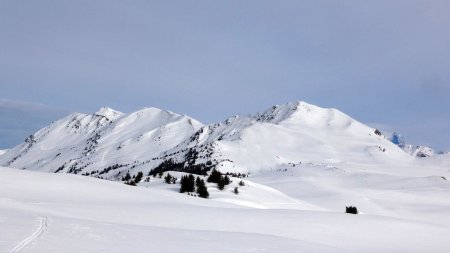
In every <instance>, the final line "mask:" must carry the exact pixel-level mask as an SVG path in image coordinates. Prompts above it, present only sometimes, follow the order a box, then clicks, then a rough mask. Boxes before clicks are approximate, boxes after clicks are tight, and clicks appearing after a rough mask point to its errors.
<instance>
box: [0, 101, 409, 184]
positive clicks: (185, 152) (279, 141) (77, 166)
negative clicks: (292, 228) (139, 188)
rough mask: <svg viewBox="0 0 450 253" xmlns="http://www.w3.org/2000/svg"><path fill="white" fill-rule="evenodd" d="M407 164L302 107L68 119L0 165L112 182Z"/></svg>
mask: <svg viewBox="0 0 450 253" xmlns="http://www.w3.org/2000/svg"><path fill="white" fill-rule="evenodd" d="M410 159H412V158H411V157H410V156H408V155H407V154H406V153H405V152H403V151H402V150H401V149H400V148H398V147H397V146H396V145H395V144H393V143H392V142H391V141H390V140H388V139H387V138H385V137H384V136H383V135H382V134H381V133H380V132H379V131H378V130H376V129H373V128H370V127H368V126H366V125H364V124H362V123H360V122H358V121H356V120H354V119H352V118H351V117H349V116H348V115H346V114H344V113H342V112H340V111H338V110H336V109H325V108H320V107H317V106H314V105H311V104H307V103H305V102H291V103H287V104H284V105H279V106H273V107H271V108H269V109H267V110H265V111H264V112H262V113H256V114H254V115H249V116H244V117H240V116H235V117H232V118H229V119H227V120H226V121H224V122H221V123H216V124H210V125H206V126H204V125H202V124H201V123H200V122H198V121H196V120H195V119H193V118H190V117H188V116H185V115H178V114H176V113H173V112H170V111H164V110H160V109H157V108H146V109H142V110H140V111H137V112H134V113H131V114H128V115H125V114H123V113H120V112H117V111H114V110H112V109H110V108H102V109H101V110H100V111H98V112H96V113H94V114H92V115H86V114H80V113H74V114H71V115H69V116H67V117H65V118H63V119H61V120H58V121H56V122H54V123H52V124H50V125H49V126H48V127H46V128H43V129H41V130H40V131H38V132H37V133H36V134H34V135H31V136H30V137H29V138H27V140H26V141H25V142H24V143H22V144H20V145H19V146H17V147H15V148H13V149H11V150H10V151H9V152H8V153H6V154H5V155H3V156H2V157H0V165H3V166H9V167H14V168H24V169H31V170H42V171H49V172H65V173H75V174H78V173H82V174H85V175H87V174H89V175H92V176H97V177H102V178H107V179H113V180H114V179H120V178H121V177H122V176H123V175H124V173H126V172H127V171H130V172H131V174H136V173H137V172H138V171H143V172H144V173H148V172H149V171H151V170H152V169H155V168H157V169H158V170H168V169H171V170H174V169H175V170H182V171H183V170H184V171H190V170H191V171H192V170H196V171H202V172H204V171H207V170H210V169H211V168H214V167H215V168H217V169H219V170H221V171H229V172H243V173H248V172H254V171H259V170H264V169H270V168H273V167H275V166H278V165H282V164H297V163H305V162H307V163H331V164H336V163H345V162H352V163H370V164H379V163H398V162H405V161H409V160H410Z"/></svg>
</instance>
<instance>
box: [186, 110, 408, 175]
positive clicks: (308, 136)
mask: <svg viewBox="0 0 450 253" xmlns="http://www.w3.org/2000/svg"><path fill="white" fill-rule="evenodd" d="M195 137H196V138H191V141H190V143H188V144H187V145H188V146H190V147H197V150H198V151H199V152H200V154H202V155H203V156H206V157H208V156H210V157H211V158H212V161H213V162H214V163H217V164H218V165H217V167H218V168H219V169H221V170H223V171H237V172H242V171H243V172H254V171H258V170H260V169H268V168H272V167H275V166H278V165H281V164H289V163H299V162H316V163H330V164H339V163H342V162H353V163H365V164H367V163H370V164H373V163H397V162H399V161H400V162H405V163H407V162H409V161H411V158H410V157H408V156H407V155H406V154H405V153H404V152H403V151H402V150H400V149H399V148H398V147H397V146H396V145H394V144H392V143H391V142H390V141H389V140H388V139H386V138H385V137H384V136H382V135H381V134H377V133H376V130H375V129H373V128H370V127H368V126H366V125H364V124H362V123H360V122H358V121H356V120H354V119H352V118H351V117H349V116H348V115H346V114H344V113H342V112H340V111H338V110H336V109H325V108H320V107H317V106H314V105H310V104H307V103H305V102H293V103H288V104H285V105H281V106H274V107H272V108H270V109H268V110H266V111H265V112H263V113H258V114H255V115H250V116H248V117H238V116H236V117H233V118H230V119H228V120H226V121H224V122H222V123H218V124H213V125H209V126H205V127H203V128H202V129H200V130H199V131H198V132H197V133H196V135H195ZM211 150H213V152H211Z"/></svg>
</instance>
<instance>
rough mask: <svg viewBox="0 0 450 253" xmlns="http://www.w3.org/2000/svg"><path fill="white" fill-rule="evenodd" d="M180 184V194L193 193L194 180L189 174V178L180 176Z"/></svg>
mask: <svg viewBox="0 0 450 253" xmlns="http://www.w3.org/2000/svg"><path fill="white" fill-rule="evenodd" d="M180 184H181V187H180V193H184V192H194V191H195V178H194V176H193V175H192V174H189V176H187V175H186V176H182V177H181V180H180Z"/></svg>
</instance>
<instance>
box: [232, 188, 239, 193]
mask: <svg viewBox="0 0 450 253" xmlns="http://www.w3.org/2000/svg"><path fill="white" fill-rule="evenodd" d="M233 192H234V194H236V195H237V194H239V189H238V187H234V191H233Z"/></svg>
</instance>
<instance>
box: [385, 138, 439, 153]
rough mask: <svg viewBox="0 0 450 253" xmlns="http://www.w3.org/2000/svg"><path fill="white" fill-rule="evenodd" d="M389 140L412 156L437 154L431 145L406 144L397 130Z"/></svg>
mask: <svg viewBox="0 0 450 253" xmlns="http://www.w3.org/2000/svg"><path fill="white" fill-rule="evenodd" d="M390 140H391V141H392V143H394V144H396V145H397V146H399V147H400V148H401V149H403V150H404V151H405V152H406V153H408V154H410V155H412V156H413V157H419V158H423V157H431V156H434V155H437V154H439V153H438V152H436V151H435V150H434V149H433V148H431V147H427V146H420V145H413V144H407V143H406V141H405V139H404V138H403V136H402V135H401V134H399V133H397V132H394V133H393V134H392V135H391V137H390Z"/></svg>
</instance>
